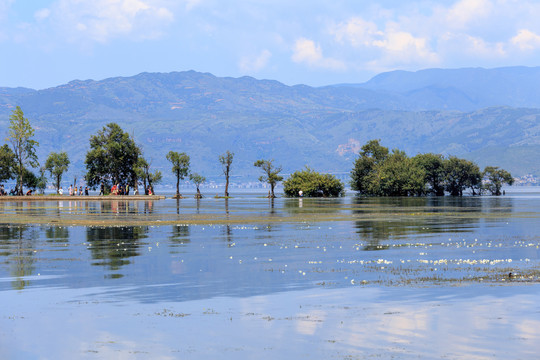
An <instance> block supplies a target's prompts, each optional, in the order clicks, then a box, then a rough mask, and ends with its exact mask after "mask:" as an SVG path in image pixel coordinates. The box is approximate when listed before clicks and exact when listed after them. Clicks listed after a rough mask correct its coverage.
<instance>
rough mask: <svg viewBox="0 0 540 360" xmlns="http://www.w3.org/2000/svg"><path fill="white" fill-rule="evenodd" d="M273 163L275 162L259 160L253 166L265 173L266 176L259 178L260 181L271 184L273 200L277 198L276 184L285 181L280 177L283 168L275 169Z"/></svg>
mask: <svg viewBox="0 0 540 360" xmlns="http://www.w3.org/2000/svg"><path fill="white" fill-rule="evenodd" d="M273 162H274V160H257V161H255V163H254V164H253V165H254V166H256V167H258V168H261V170H262V171H263V172H264V175H261V176H260V177H259V181H263V182H267V183H268V184H270V197H272V198H274V197H276V196H275V195H274V188H275V187H276V184H277V183H278V182H280V181H282V180H283V176H280V175H279V173H280V172H281V170H282V168H281V166H278V167H274V164H273Z"/></svg>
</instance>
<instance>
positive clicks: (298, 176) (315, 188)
mask: <svg viewBox="0 0 540 360" xmlns="http://www.w3.org/2000/svg"><path fill="white" fill-rule="evenodd" d="M283 191H284V192H285V195H287V196H290V197H298V196H302V195H303V196H306V197H337V196H343V195H345V186H344V185H343V183H342V182H341V181H339V180H338V179H337V178H336V177H335V176H333V175H330V174H320V173H318V172H316V171H313V170H312V169H310V168H308V167H306V168H305V169H304V170H302V171H296V172H294V173H293V174H292V175H291V176H290V177H289V178H288V179H287V180H285V181H284V182H283ZM300 191H302V195H300Z"/></svg>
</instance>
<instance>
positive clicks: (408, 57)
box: [330, 17, 438, 64]
mask: <svg viewBox="0 0 540 360" xmlns="http://www.w3.org/2000/svg"><path fill="white" fill-rule="evenodd" d="M400 27H401V25H400V24H398V23H393V22H390V23H388V24H385V28H384V29H379V28H378V27H377V25H376V24H375V23H373V22H369V21H366V20H364V19H362V18H360V17H353V18H351V19H349V20H347V21H345V22H342V23H340V24H337V25H335V26H334V27H333V28H331V29H330V33H331V34H332V35H334V37H335V39H336V41H337V42H338V43H340V44H344V43H345V44H347V43H348V44H350V45H351V46H352V47H354V48H358V49H359V50H360V51H366V50H367V51H368V52H369V51H370V50H371V54H372V56H379V58H378V60H379V61H381V62H384V63H386V64H390V63H393V64H398V63H411V62H427V63H435V62H437V61H438V57H437V55H436V54H435V53H434V52H433V51H432V50H431V49H430V47H429V39H428V38H425V37H415V36H414V35H413V34H411V33H410V32H407V31H404V30H401V29H400ZM373 51H376V52H375V53H373Z"/></svg>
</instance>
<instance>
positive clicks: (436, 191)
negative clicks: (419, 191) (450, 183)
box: [413, 153, 446, 196]
mask: <svg viewBox="0 0 540 360" xmlns="http://www.w3.org/2000/svg"><path fill="white" fill-rule="evenodd" d="M413 161H414V163H415V164H416V165H417V166H419V167H421V168H422V169H423V170H424V174H425V178H424V182H425V183H426V185H427V189H426V191H427V192H428V193H431V194H433V195H436V196H443V195H444V181H445V173H444V162H445V161H446V160H445V159H444V157H443V156H442V155H440V154H432V153H428V154H418V155H416V156H415V157H414V158H413Z"/></svg>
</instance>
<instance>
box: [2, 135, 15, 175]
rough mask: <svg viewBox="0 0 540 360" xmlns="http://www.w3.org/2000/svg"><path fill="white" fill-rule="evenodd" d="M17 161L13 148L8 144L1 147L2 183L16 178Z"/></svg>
mask: <svg viewBox="0 0 540 360" xmlns="http://www.w3.org/2000/svg"><path fill="white" fill-rule="evenodd" d="M15 161H16V158H15V154H14V153H13V151H12V150H11V148H10V147H9V146H8V145H7V144H4V145H2V147H0V182H4V181H6V180H10V179H13V178H14V177H15V173H14V165H15Z"/></svg>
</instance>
